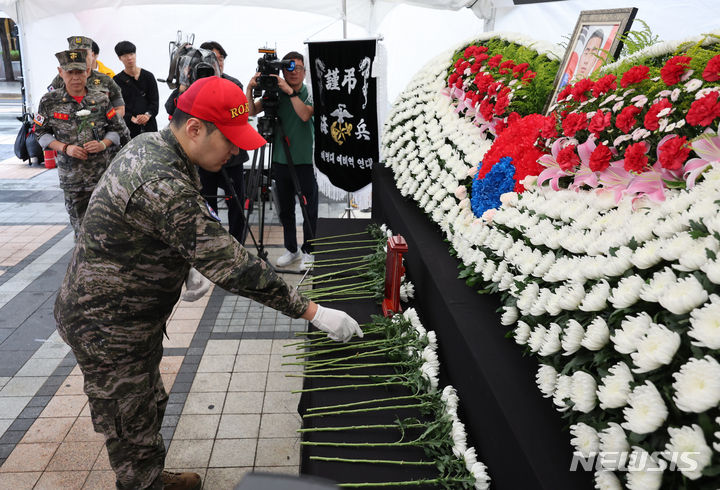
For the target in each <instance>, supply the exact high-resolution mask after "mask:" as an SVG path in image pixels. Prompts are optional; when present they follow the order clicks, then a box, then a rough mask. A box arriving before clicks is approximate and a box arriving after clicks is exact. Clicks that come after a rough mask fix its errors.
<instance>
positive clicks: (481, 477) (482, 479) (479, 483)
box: [470, 461, 490, 490]
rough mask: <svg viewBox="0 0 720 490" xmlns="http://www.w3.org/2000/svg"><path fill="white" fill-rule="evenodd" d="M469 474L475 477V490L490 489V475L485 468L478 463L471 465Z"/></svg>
mask: <svg viewBox="0 0 720 490" xmlns="http://www.w3.org/2000/svg"><path fill="white" fill-rule="evenodd" d="M470 473H472V475H473V476H474V477H475V485H474V487H475V490H488V489H489V488H490V475H488V474H487V466H485V465H484V464H483V463H481V462H480V461H478V462H477V463H475V464H474V465H472V468H470Z"/></svg>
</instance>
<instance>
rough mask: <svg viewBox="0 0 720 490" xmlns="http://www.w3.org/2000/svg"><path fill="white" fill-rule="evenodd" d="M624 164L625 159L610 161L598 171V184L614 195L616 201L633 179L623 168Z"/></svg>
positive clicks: (618, 200)
mask: <svg viewBox="0 0 720 490" xmlns="http://www.w3.org/2000/svg"><path fill="white" fill-rule="evenodd" d="M624 165H625V160H618V161H616V162H610V166H609V167H608V168H606V169H605V170H603V171H602V172H600V179H599V181H600V184H601V185H602V186H603V187H604V188H605V190H607V191H610V192H612V193H613V194H614V195H615V202H616V203H617V202H620V199H621V198H622V196H623V194H624V193H625V190H626V189H627V187H628V185H630V182H632V180H633V176H632V174H630V172H628V171H627V170H625V169H624V168H623V166H624Z"/></svg>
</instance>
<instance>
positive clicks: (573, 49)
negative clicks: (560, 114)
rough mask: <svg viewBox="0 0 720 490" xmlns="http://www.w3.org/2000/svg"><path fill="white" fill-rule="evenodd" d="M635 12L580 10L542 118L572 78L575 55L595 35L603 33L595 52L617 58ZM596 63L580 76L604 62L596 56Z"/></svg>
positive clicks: (577, 56) (624, 10)
mask: <svg viewBox="0 0 720 490" xmlns="http://www.w3.org/2000/svg"><path fill="white" fill-rule="evenodd" d="M637 10H638V9H637V8H636V7H632V8H620V9H604V10H583V11H581V12H580V15H579V16H578V20H577V23H576V24H575V29H574V30H573V33H572V36H571V37H570V41H569V42H568V47H567V50H566V51H565V56H564V57H563V59H562V62H561V63H560V67H559V69H558V72H557V74H556V75H555V81H554V83H553V90H552V94H551V95H550V98H549V99H548V101H547V103H546V104H545V111H544V113H545V114H548V113H549V112H550V109H551V108H552V107H553V105H554V104H555V102H556V100H557V96H558V94H559V93H560V91H561V90H562V88H563V87H564V86H565V85H566V84H568V83H570V82H571V81H572V80H573V78H574V77H575V71H574V70H575V66H573V65H572V62H573V61H574V62H575V63H578V58H579V56H580V54H579V53H581V52H582V48H583V46H585V43H588V44H589V42H590V39H591V38H592V36H594V34H595V32H594V31H596V32H601V31H602V32H603V38H602V39H601V40H600V43H601V44H600V46H599V47H598V48H596V51H598V52H599V53H607V54H609V55H611V56H612V57H614V58H617V57H618V55H619V54H620V51H621V50H622V46H623V44H622V40H621V39H622V37H623V36H625V35H626V34H627V33H628V31H629V30H630V26H631V25H632V22H633V20H634V19H635V15H636V14H637ZM594 57H595V59H596V60H597V61H596V62H595V63H593V65H592V68H591V71H590V73H587V74H585V75H584V76H589V75H590V74H592V73H594V72H595V71H597V70H598V69H600V68H601V67H602V65H603V64H604V63H605V61H606V58H605V59H601V57H602V54H601V55H600V58H599V57H598V56H594Z"/></svg>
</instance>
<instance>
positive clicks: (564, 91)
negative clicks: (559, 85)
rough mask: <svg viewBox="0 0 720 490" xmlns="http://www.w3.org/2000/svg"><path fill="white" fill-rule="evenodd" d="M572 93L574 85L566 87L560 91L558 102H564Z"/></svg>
mask: <svg viewBox="0 0 720 490" xmlns="http://www.w3.org/2000/svg"><path fill="white" fill-rule="evenodd" d="M571 93H572V85H565V88H564V89H562V90H561V91H560V93H559V94H558V96H557V100H558V101H560V100H564V99H565V98H566V97H567V96H568V95H570V94H571Z"/></svg>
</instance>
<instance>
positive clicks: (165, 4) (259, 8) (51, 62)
mask: <svg viewBox="0 0 720 490" xmlns="http://www.w3.org/2000/svg"><path fill="white" fill-rule="evenodd" d="M515 1H518V0H515ZM518 3H520V2H519V1H518ZM715 3H716V0H569V1H553V2H546V3H540V4H529V5H517V6H513V0H405V1H402V0H305V1H302V2H298V1H296V0H265V1H257V0H95V1H93V2H92V3H91V4H89V3H87V2H84V1H82V0H0V10H3V11H4V12H5V13H6V14H7V15H9V16H10V17H12V18H13V19H15V20H16V22H17V23H18V25H19V26H20V32H21V49H22V54H23V70H24V76H25V81H26V94H27V99H28V106H29V107H30V108H31V109H34V108H35V107H36V105H37V102H38V101H39V100H40V97H41V96H42V94H43V93H45V91H46V87H47V85H48V84H49V82H50V80H51V79H52V78H53V76H54V75H55V73H56V66H57V61H56V59H55V57H54V56H53V55H54V53H55V52H57V51H60V50H62V49H66V46H67V43H66V38H67V37H69V36H72V35H78V34H82V35H87V36H90V37H92V38H93V39H95V40H96V41H97V42H98V44H99V45H100V49H101V51H100V60H101V61H103V63H105V64H106V65H108V66H109V67H110V68H112V69H114V70H116V71H119V70H121V69H122V65H121V64H120V62H119V61H118V59H117V57H116V56H115V53H114V52H113V47H114V46H115V44H116V43H117V42H118V41H121V40H124V39H127V40H130V41H132V42H133V43H135V44H136V45H137V47H138V64H139V65H140V66H142V67H143V68H146V69H148V70H150V71H151V72H153V74H154V75H155V76H156V77H158V78H165V76H166V75H167V70H168V64H169V57H168V50H167V46H168V42H169V41H171V40H174V39H176V33H177V31H178V30H182V31H183V32H184V33H194V34H195V40H196V45H199V44H200V43H201V42H203V41H206V40H215V41H218V42H220V43H221V44H222V45H223V46H224V47H225V49H226V50H227V51H228V53H229V57H228V60H227V62H226V66H225V69H226V71H227V72H228V73H229V74H231V75H233V76H235V77H237V78H239V79H240V80H241V81H245V80H247V79H249V78H250V76H252V74H253V73H254V70H255V64H256V60H257V58H258V54H257V48H259V47H261V46H264V45H269V46H273V47H277V49H278V52H279V54H280V55H282V54H284V52H287V51H290V50H301V51H302V43H303V42H304V41H307V40H328V39H342V38H343V37H348V38H363V37H368V36H376V35H379V36H382V37H383V38H384V44H385V46H386V49H387V53H388V66H389V69H388V72H389V73H388V95H389V97H390V99H391V100H392V99H394V97H395V96H396V95H397V94H398V93H399V92H400V91H401V90H402V89H403V87H404V86H405V84H406V83H407V81H408V80H409V79H410V78H411V77H412V75H413V74H414V73H415V72H416V71H417V70H418V69H419V68H420V67H421V66H422V65H423V64H424V63H425V62H427V61H428V60H429V59H430V58H431V57H432V56H434V55H436V54H438V53H440V52H442V51H445V50H446V49H448V48H450V47H452V46H453V45H455V44H457V43H459V42H461V41H463V40H466V39H469V38H472V37H473V36H474V35H476V34H478V33H480V32H483V31H484V30H488V29H489V28H491V27H492V25H493V24H494V28H495V30H503V31H514V32H523V33H525V34H526V35H528V36H530V37H533V38H536V39H539V40H547V41H551V42H561V41H562V40H563V38H562V37H563V36H567V35H569V34H570V33H571V32H572V30H573V27H574V25H575V21H576V19H577V16H578V14H579V13H580V11H581V10H591V9H603V8H619V7H628V6H636V7H638V9H639V11H638V15H637V18H638V19H642V20H644V21H645V22H647V23H648V24H649V25H650V27H651V28H652V30H653V32H656V33H658V34H659V35H660V37H661V38H662V39H664V40H669V39H679V38H683V37H686V36H690V35H694V34H698V33H701V32H707V31H709V30H710V29H716V28H717V26H718V24H719V22H718V20H720V19H719V18H718V17H719V16H718V14H717V9H716V8H714V7H716V6H715V5H714V4H715ZM343 21H347V25H346V30H345V29H343V27H344V25H343V24H344V22H343ZM168 94H169V90H168V89H167V87H166V86H165V85H164V84H161V85H160V99H161V102H162V101H164V100H165V98H166V97H167V95H168ZM163 116H164V114H163V112H162V109H161V115H160V117H161V119H162V117H163Z"/></svg>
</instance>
